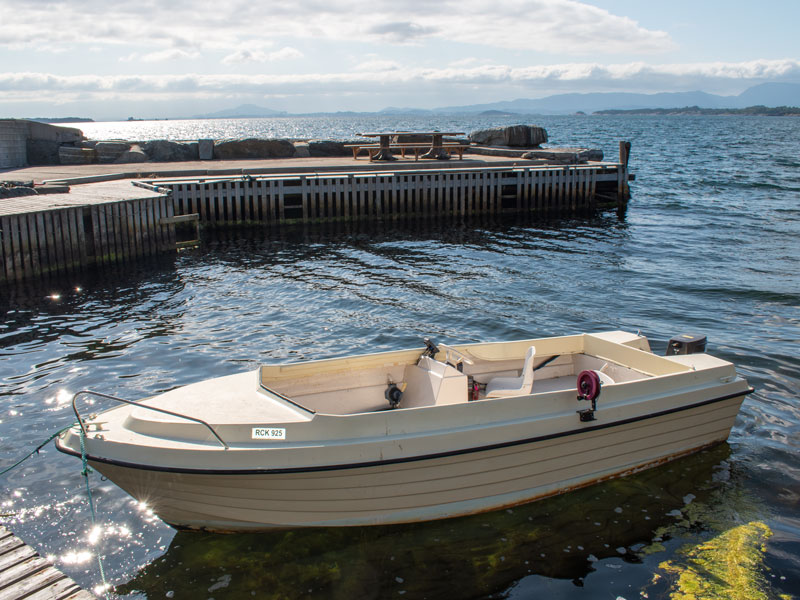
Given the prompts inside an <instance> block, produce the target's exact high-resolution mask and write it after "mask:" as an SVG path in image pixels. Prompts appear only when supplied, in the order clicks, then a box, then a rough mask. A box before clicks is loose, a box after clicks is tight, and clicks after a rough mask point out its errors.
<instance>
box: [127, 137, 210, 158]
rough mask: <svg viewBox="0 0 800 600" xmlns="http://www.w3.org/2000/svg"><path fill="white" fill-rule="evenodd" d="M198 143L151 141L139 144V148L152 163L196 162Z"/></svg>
mask: <svg viewBox="0 0 800 600" xmlns="http://www.w3.org/2000/svg"><path fill="white" fill-rule="evenodd" d="M198 147H199V144H198V142H188V143H181V142H171V141H169V140H152V141H149V142H145V143H144V144H141V148H142V150H143V151H144V153H145V154H146V155H147V158H149V159H150V160H151V161H153V162H175V161H185V160H197V159H198V158H199V156H200V155H199V151H198Z"/></svg>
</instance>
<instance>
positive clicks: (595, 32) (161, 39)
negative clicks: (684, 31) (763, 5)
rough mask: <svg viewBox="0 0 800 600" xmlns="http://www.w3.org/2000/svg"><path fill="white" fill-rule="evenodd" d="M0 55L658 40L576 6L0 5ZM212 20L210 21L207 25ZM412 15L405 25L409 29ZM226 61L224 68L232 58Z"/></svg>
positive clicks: (409, 2)
mask: <svg viewBox="0 0 800 600" xmlns="http://www.w3.org/2000/svg"><path fill="white" fill-rule="evenodd" d="M0 14H2V15H3V19H2V21H1V22H0V46H7V47H11V48H23V47H34V48H36V47H38V46H39V45H40V44H41V43H42V40H47V43H48V47H49V48H51V49H57V48H62V49H63V48H74V47H78V46H79V45H81V44H83V43H85V40H86V36H87V35H90V36H91V40H92V43H93V44H105V45H109V46H121V45H131V46H134V47H145V48H148V49H152V48H156V49H158V48H194V49H202V50H216V51H220V50H222V51H226V52H228V55H229V56H231V55H232V54H233V53H235V52H237V51H239V52H242V51H241V50H240V49H241V48H242V47H250V46H251V44H255V45H256V46H258V45H260V43H259V42H260V40H263V39H265V38H266V39H293V40H305V39H307V40H312V41H314V42H317V41H319V40H328V41H331V40H332V41H344V42H353V41H355V40H359V41H361V42H365V43H371V42H388V43H394V44H406V43H422V42H423V41H428V40H436V41H447V42H456V43H471V44H481V45H485V46H492V47H497V48H510V49H515V50H532V51H539V52H548V53H560V54H586V53H592V54H604V53H627V54H634V53H639V52H663V51H665V50H668V49H670V48H671V47H672V46H673V43H672V41H671V39H670V37H669V35H668V34H667V33H665V32H663V31H658V30H652V29H647V28H645V27H642V26H641V25H639V24H638V23H637V22H635V21H634V20H632V19H630V18H627V17H624V16H617V15H614V14H612V13H610V12H609V11H607V10H604V9H601V8H598V7H596V6H592V5H591V4H587V3H586V2H579V1H578V0H504V1H503V2H491V3H490V2H486V1H485V0H438V1H437V2H418V1H417V0H371V1H370V3H369V8H368V10H362V9H360V8H354V5H353V3H352V1H351V0H305V1H303V2H296V3H292V2H285V1H283V0H265V1H262V2H251V1H249V0H229V2H228V3H226V4H225V5H224V7H222V6H221V5H220V4H219V2H217V1H216V0H194V1H192V2H189V1H188V0H172V1H170V2H167V1H166V0H136V1H135V2H134V1H133V0H115V2H112V3H108V2H106V1H105V0H102V1H101V0H82V1H81V2H74V1H73V0H50V1H48V2H36V1H31V0H0ZM210 15H214V18H209V16H210ZM409 15H413V19H409ZM231 60H234V58H232V59H231Z"/></svg>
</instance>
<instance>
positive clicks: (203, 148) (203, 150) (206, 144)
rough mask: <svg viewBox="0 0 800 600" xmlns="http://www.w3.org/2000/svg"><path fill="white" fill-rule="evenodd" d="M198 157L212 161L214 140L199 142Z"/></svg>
mask: <svg viewBox="0 0 800 600" xmlns="http://www.w3.org/2000/svg"><path fill="white" fill-rule="evenodd" d="M197 157H198V158H199V159H200V160H212V159H213V158H214V140H208V139H203V140H198V141H197Z"/></svg>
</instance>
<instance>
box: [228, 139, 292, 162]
mask: <svg viewBox="0 0 800 600" xmlns="http://www.w3.org/2000/svg"><path fill="white" fill-rule="evenodd" d="M294 152H295V148H294V144H292V142H290V141H289V140H284V139H275V140H263V139H258V138H245V139H229V140H217V141H215V142H214V158H219V159H222V160H236V159H247V158H291V157H292V156H294Z"/></svg>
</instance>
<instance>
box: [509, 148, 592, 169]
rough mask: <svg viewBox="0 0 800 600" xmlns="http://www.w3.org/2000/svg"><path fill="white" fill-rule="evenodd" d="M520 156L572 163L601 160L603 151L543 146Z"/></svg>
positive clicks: (563, 163) (559, 162) (558, 162)
mask: <svg viewBox="0 0 800 600" xmlns="http://www.w3.org/2000/svg"><path fill="white" fill-rule="evenodd" d="M522 158H525V159H545V160H547V161H548V162H550V163H551V164H552V163H557V164H562V165H574V164H577V163H585V162H586V161H589V160H594V161H599V160H603V151H602V150H597V149H594V148H546V149H544V148H543V149H541V150H531V151H530V152H526V153H525V154H523V155H522Z"/></svg>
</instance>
